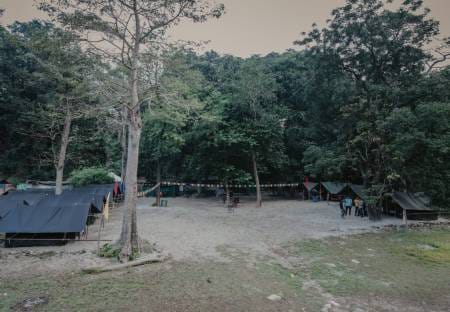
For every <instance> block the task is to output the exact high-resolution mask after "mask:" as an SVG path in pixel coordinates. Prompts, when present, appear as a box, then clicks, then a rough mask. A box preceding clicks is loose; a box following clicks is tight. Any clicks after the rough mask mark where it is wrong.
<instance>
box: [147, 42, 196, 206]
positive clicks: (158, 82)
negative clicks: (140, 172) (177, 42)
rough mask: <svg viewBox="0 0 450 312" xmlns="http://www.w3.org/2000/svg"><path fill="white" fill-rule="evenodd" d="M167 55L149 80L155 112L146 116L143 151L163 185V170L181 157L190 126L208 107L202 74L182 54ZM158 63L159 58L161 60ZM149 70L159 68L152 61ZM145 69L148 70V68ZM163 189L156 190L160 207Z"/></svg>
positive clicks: (149, 95)
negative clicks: (188, 63) (187, 62)
mask: <svg viewBox="0 0 450 312" xmlns="http://www.w3.org/2000/svg"><path fill="white" fill-rule="evenodd" d="M165 54H166V56H165V57H164V58H163V59H162V61H161V62H158V63H159V67H160V68H161V69H160V70H153V69H151V70H149V72H150V73H157V75H156V77H153V79H148V80H150V81H148V82H147V85H148V88H147V89H148V91H147V92H146V93H147V96H146V98H147V101H148V102H149V103H151V109H149V110H147V111H146V112H145V114H144V118H143V120H144V127H143V133H142V137H143V138H142V142H143V146H142V149H141V159H142V160H143V162H144V163H141V167H144V166H145V165H147V166H146V167H147V168H148V167H152V166H154V165H156V182H157V184H160V183H161V173H162V169H163V167H164V166H165V167H167V166H168V165H169V164H171V161H174V160H176V159H178V158H179V156H180V153H181V151H182V148H183V146H184V144H185V140H186V136H185V132H186V127H187V126H188V125H189V124H190V123H193V122H198V121H199V120H200V119H202V118H203V117H204V116H203V108H204V105H203V103H202V102H200V100H199V96H198V93H199V92H201V89H202V85H203V83H204V81H203V77H202V76H201V74H200V73H199V72H198V71H196V70H193V69H190V68H189V67H188V66H187V64H186V62H185V60H184V55H183V54H182V52H181V51H177V50H175V51H166V53H165ZM157 60H158V59H157ZM147 65H148V67H151V68H156V67H158V65H157V64H152V59H150V60H148V63H147ZM144 67H147V66H145V65H144ZM159 194H160V188H159V187H158V188H157V189H156V204H157V205H158V206H159V203H160V199H159Z"/></svg>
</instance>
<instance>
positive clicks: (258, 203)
mask: <svg viewBox="0 0 450 312" xmlns="http://www.w3.org/2000/svg"><path fill="white" fill-rule="evenodd" d="M252 162H253V174H254V175H255V184H256V207H261V201H262V200H261V186H260V185H259V175H258V166H257V164H256V153H255V152H252Z"/></svg>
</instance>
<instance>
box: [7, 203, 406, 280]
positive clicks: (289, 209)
mask: <svg viewBox="0 0 450 312" xmlns="http://www.w3.org/2000/svg"><path fill="white" fill-rule="evenodd" d="M153 201H154V199H152V198H145V199H140V200H139V202H138V220H139V221H138V222H139V232H140V235H141V236H142V237H143V238H144V239H146V240H148V241H149V242H152V243H156V244H157V245H158V246H159V247H160V248H161V249H163V250H164V252H167V253H169V254H170V255H172V256H173V258H174V259H175V260H177V261H196V262H204V261H208V260H214V261H224V262H227V261H230V259H231V258H232V257H233V256H236V255H240V254H245V255H246V259H245V261H247V262H252V261H253V260H255V259H262V258H265V257H269V258H272V259H275V260H276V261H278V262H279V263H280V264H281V265H284V266H289V263H287V262H286V261H285V259H283V257H282V256H280V255H279V253H278V249H279V246H280V245H282V244H284V243H286V242H289V241H298V240H302V239H305V238H320V237H324V236H330V235H344V234H353V233H359V232H364V231H372V230H374V227H375V226H383V225H386V224H399V223H400V222H401V220H400V219H392V218H389V219H384V220H383V221H381V222H377V223H373V222H370V221H368V220H367V218H363V219H362V218H359V217H354V216H351V217H347V218H346V219H344V220H343V219H341V218H340V217H339V208H338V206H337V204H336V203H330V204H329V205H328V204H327V203H325V202H320V203H313V202H310V201H297V200H266V201H265V202H264V204H263V207H262V208H255V207H254V204H253V200H252V199H251V198H247V199H246V198H243V199H242V201H243V203H242V204H241V205H240V206H239V208H237V209H236V210H235V212H234V213H228V212H227V210H226V209H225V208H224V207H223V204H222V202H221V201H219V200H217V199H215V198H211V199H187V198H170V199H169V206H168V207H151V203H152V202H153ZM121 220H122V214H121V211H120V209H119V208H117V209H116V210H114V211H112V215H111V218H110V220H109V222H107V223H106V225H105V228H104V229H102V239H109V240H112V241H114V240H116V239H117V238H118V235H119V233H120V227H121ZM97 233H98V225H97V224H94V225H93V226H91V227H90V229H89V235H88V236H89V238H90V239H97ZM96 250H97V243H96V242H83V241H77V242H72V243H69V244H67V245H65V246H53V247H32V248H30V247H26V248H14V249H5V248H0V277H2V276H14V275H16V274H17V275H20V276H23V275H24V274H25V275H26V274H31V275H36V274H40V273H47V272H57V273H58V272H71V271H77V270H79V269H81V268H85V267H88V266H94V265H102V264H106V263H109V262H110V260H107V259H101V258H99V257H97V256H96V255H95V252H96Z"/></svg>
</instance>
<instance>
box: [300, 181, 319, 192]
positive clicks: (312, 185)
mask: <svg viewBox="0 0 450 312" xmlns="http://www.w3.org/2000/svg"><path fill="white" fill-rule="evenodd" d="M303 185H304V186H305V187H306V189H307V190H308V191H309V192H310V191H311V190H312V189H313V188H315V187H316V186H317V185H319V183H316V182H303Z"/></svg>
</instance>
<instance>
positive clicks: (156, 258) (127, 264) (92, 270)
mask: <svg viewBox="0 0 450 312" xmlns="http://www.w3.org/2000/svg"><path fill="white" fill-rule="evenodd" d="M168 259H169V256H167V255H162V254H156V255H155V254H152V255H148V256H146V257H143V258H141V259H137V260H134V261H129V262H125V263H120V264H114V265H109V266H105V267H91V268H86V269H82V270H81V271H82V272H83V273H87V274H98V273H104V272H110V271H116V270H121V269H125V268H131V267H136V266H140V265H145V264H149V263H157V262H163V261H166V260H168Z"/></svg>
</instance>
